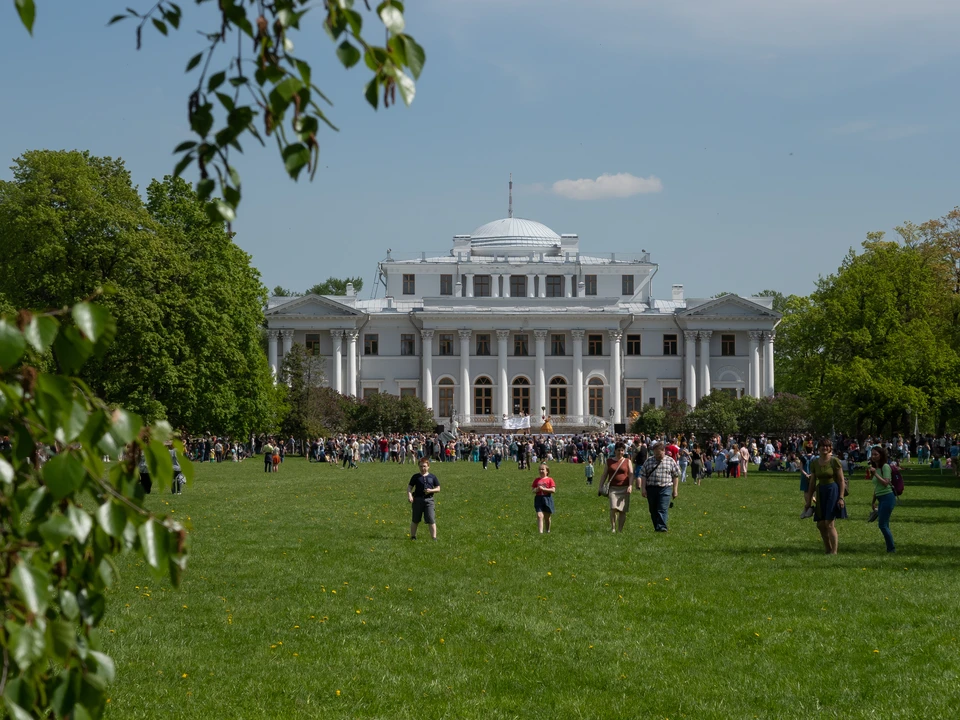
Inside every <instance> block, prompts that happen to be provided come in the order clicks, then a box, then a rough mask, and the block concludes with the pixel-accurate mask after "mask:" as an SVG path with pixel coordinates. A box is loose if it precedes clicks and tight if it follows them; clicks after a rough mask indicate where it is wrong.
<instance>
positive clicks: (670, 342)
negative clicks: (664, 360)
mask: <svg viewBox="0 0 960 720" xmlns="http://www.w3.org/2000/svg"><path fill="white" fill-rule="evenodd" d="M671 350H672V352H671ZM663 354H664V355H667V356H670V357H675V356H677V355H679V354H680V340H679V338H678V336H677V334H676V333H673V334H668V333H664V334H663Z"/></svg>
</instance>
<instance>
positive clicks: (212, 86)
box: [207, 71, 227, 92]
mask: <svg viewBox="0 0 960 720" xmlns="http://www.w3.org/2000/svg"><path fill="white" fill-rule="evenodd" d="M226 79H227V73H226V72H224V71H220V72H218V73H214V74H213V75H211V76H210V81H209V82H208V83H207V92H213V91H214V90H216V89H217V88H218V87H220V86H221V85H223V81H224V80H226Z"/></svg>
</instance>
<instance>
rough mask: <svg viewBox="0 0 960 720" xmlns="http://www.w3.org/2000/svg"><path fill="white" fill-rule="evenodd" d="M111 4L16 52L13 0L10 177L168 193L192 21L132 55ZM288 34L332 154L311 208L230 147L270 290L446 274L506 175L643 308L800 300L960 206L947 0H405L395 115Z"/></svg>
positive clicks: (276, 170)
mask: <svg viewBox="0 0 960 720" xmlns="http://www.w3.org/2000/svg"><path fill="white" fill-rule="evenodd" d="M124 4H125V3H114V2H106V1H104V0H100V1H98V2H82V3H78V2H70V3H67V2H55V1H54V0H40V1H39V2H38V6H39V7H38V17H37V21H36V25H35V29H34V37H33V38H31V37H30V36H29V35H28V34H27V33H26V32H25V31H24V30H23V28H22V27H21V26H20V25H19V23H18V22H17V20H16V16H15V14H14V10H13V7H12V3H10V2H9V0H8V2H7V3H6V8H4V9H2V10H0V62H2V64H3V67H4V68H6V69H7V72H6V76H5V88H4V90H5V93H4V96H5V103H4V105H5V108H4V109H5V112H4V113H3V115H2V116H0V157H2V158H4V159H13V158H15V157H17V156H18V155H20V154H21V153H22V152H24V151H25V150H28V149H34V148H57V149H59V148H67V149H73V148H80V149H89V150H90V151H91V152H93V153H95V154H98V155H109V156H113V157H122V158H123V159H124V160H125V161H126V164H127V167H128V168H129V169H130V171H131V173H132V175H133V177H134V181H135V182H136V183H137V184H138V185H139V186H140V188H141V190H145V188H146V185H147V184H148V183H149V182H150V180H151V178H154V177H162V176H163V175H164V174H166V173H169V172H171V171H172V167H173V164H174V159H173V156H172V155H171V151H172V149H173V147H174V146H175V145H177V144H178V143H179V142H180V141H182V140H185V139H188V133H187V123H186V97H187V94H188V92H189V90H190V85H191V83H190V77H189V76H185V75H184V74H183V72H182V69H183V67H184V66H185V64H186V61H187V59H188V58H189V57H190V56H191V55H192V54H193V53H194V52H198V51H199V50H200V49H201V46H200V44H199V43H198V41H199V38H197V37H196V36H195V35H192V34H191V32H190V31H189V28H190V27H194V26H197V25H198V23H199V18H198V17H197V11H196V9H195V8H194V7H193V5H192V3H190V2H188V1H187V0H184V1H183V2H182V5H183V7H184V9H185V11H186V13H187V18H186V22H185V26H186V28H187V30H186V31H183V30H182V31H181V32H180V33H179V34H178V35H176V36H172V37H170V38H163V37H161V36H160V35H158V34H157V33H155V32H145V33H144V40H145V42H144V48H143V50H141V51H140V52H139V53H138V52H136V51H135V48H134V39H133V26H132V25H129V24H124V23H120V24H118V25H114V26H113V27H110V28H107V27H105V23H106V20H107V19H108V18H109V17H110V16H111V15H112V14H114V13H115V12H120V11H122V8H123V6H124ZM127 4H129V3H127ZM151 4H152V3H151ZM358 4H359V3H358ZM144 7H146V6H144ZM141 9H143V8H141ZM374 20H375V19H374V18H373V16H370V18H369V20H368V21H369V22H374ZM304 30H305V32H304V33H303V35H302V37H300V38H298V39H297V52H298V53H299V54H301V55H303V56H304V57H307V58H308V59H310V60H311V61H312V62H313V63H314V78H315V80H316V81H317V82H318V84H319V85H320V86H321V88H322V89H324V91H325V92H326V93H327V94H328V95H329V96H330V97H331V98H332V99H333V101H334V103H335V106H334V107H333V108H331V110H330V116H331V118H332V120H333V121H334V122H335V123H336V124H337V125H338V126H339V127H340V128H341V130H340V132H339V133H334V132H325V133H323V134H322V136H321V137H320V142H321V166H320V170H319V172H318V173H317V177H316V179H315V180H314V181H313V182H312V183H310V182H308V181H306V180H303V179H302V180H301V181H300V182H299V183H296V184H295V183H293V182H292V181H291V180H289V179H288V178H287V176H286V174H285V172H284V171H283V168H282V165H281V164H280V161H279V158H278V157H277V155H276V149H275V146H271V145H268V147H267V148H266V149H264V148H260V147H259V146H256V145H255V144H254V143H252V142H249V141H248V142H247V143H246V145H245V147H246V149H247V154H246V155H244V156H242V157H240V158H239V162H238V167H239V170H240V172H241V175H242V177H243V183H244V184H243V189H244V201H243V204H242V205H241V208H240V215H239V219H238V221H237V222H236V224H235V228H234V229H235V230H236V231H237V232H238V236H237V242H238V243H239V244H240V246H241V247H243V248H244V249H245V250H246V251H248V252H249V253H250V254H251V255H252V256H253V263H254V265H256V266H257V267H258V268H259V269H260V271H261V273H262V276H263V280H264V283H265V284H267V286H268V287H273V286H274V285H277V284H282V285H284V286H286V287H291V288H294V289H298V290H303V289H305V288H306V287H308V286H310V285H312V284H313V283H315V282H319V281H321V280H324V279H325V278H327V277H328V276H330V275H333V276H345V275H351V276H355V275H359V276H361V277H363V278H364V282H365V284H366V285H367V286H368V287H365V289H364V292H363V293H362V295H363V296H364V297H366V296H367V295H368V290H369V286H370V284H371V283H372V280H373V278H374V275H375V270H376V262H377V261H378V260H380V259H382V258H383V257H384V256H385V254H386V251H387V248H392V249H393V251H394V255H395V256H397V255H403V254H413V253H419V252H420V251H421V250H433V251H440V252H447V251H448V250H449V248H450V245H451V238H452V236H453V235H455V234H460V233H470V232H471V231H472V230H473V229H474V228H476V227H477V226H479V225H482V224H484V223H486V222H488V221H490V220H494V219H496V218H498V217H503V216H505V215H506V209H507V192H506V185H507V176H508V173H510V172H512V173H513V176H514V182H515V191H514V208H515V214H516V215H518V216H522V217H527V218H531V219H534V220H538V221H540V222H543V223H545V224H546V225H548V226H550V227H551V228H553V229H554V230H555V231H557V232H558V233H578V234H579V235H580V238H581V251H582V252H596V253H609V252H639V251H640V250H641V249H643V250H647V251H649V252H650V253H651V254H652V259H653V261H654V262H657V263H659V265H660V271H659V273H658V275H657V277H656V279H655V281H654V292H655V295H657V296H658V297H667V296H668V295H669V292H670V290H669V289H670V285H671V284H673V283H682V284H684V285H685V287H686V293H687V295H688V296H708V295H713V294H715V293H717V292H720V291H723V290H727V291H734V292H738V293H741V294H750V293H752V292H756V291H759V290H761V289H764V288H775V289H778V290H780V291H782V292H785V293H802V294H806V293H809V292H810V291H811V290H812V289H813V282H814V280H815V279H816V278H817V276H818V275H821V274H827V273H830V272H832V271H834V270H835V269H836V267H837V266H838V264H839V263H840V261H841V260H842V258H843V256H844V254H845V253H846V252H847V250H848V248H850V247H851V246H852V247H858V246H859V244H860V242H861V241H862V240H863V238H864V236H865V234H866V233H867V232H868V231H870V230H886V231H891V230H892V228H893V227H894V226H896V225H897V224H899V223H901V222H903V221H905V220H913V221H917V222H922V221H924V220H927V219H929V218H932V217H938V216H940V215H943V214H944V213H946V212H947V211H949V210H950V209H951V208H952V207H954V205H957V204H960V192H958V188H957V182H956V179H955V177H956V172H955V168H956V167H957V165H958V160H960V143H958V142H957V141H956V140H957V137H956V136H957V122H958V121H957V118H958V117H960V101H958V97H957V90H956V78H957V69H958V60H960V46H958V45H957V43H956V42H955V40H954V38H955V36H956V34H957V31H958V30H960V3H957V2H955V1H953V0H950V1H947V0H779V1H777V2H774V1H773V0H671V1H670V2H665V1H654V0H649V1H645V0H591V2H588V3H584V2H582V1H580V0H408V2H407V30H408V32H410V34H412V35H413V36H414V37H416V38H417V40H418V41H419V42H420V43H421V45H423V46H424V48H425V49H426V52H427V64H426V66H425V68H424V72H423V75H422V76H421V78H420V82H419V83H418V85H417V97H416V100H415V101H414V103H413V105H412V106H411V107H410V108H405V107H403V106H402V105H400V106H397V107H393V108H390V109H389V110H387V111H384V110H383V109H382V108H381V109H380V110H379V111H377V112H374V111H373V110H372V109H371V108H370V107H369V106H368V105H367V104H366V102H365V100H364V99H363V94H362V93H363V87H364V84H365V82H366V79H367V74H366V70H365V68H363V67H362V64H361V66H357V67H356V68H354V69H353V70H351V71H346V70H344V69H343V68H342V67H341V66H340V65H339V64H338V63H337V62H336V60H335V58H334V57H333V52H332V50H333V48H332V45H331V44H330V42H329V40H328V39H327V37H326V35H325V34H324V33H323V32H322V31H321V29H320V28H319V14H318V15H317V16H316V17H315V18H314V19H313V20H310V21H306V22H305V23H304ZM8 164H9V163H4V164H3V166H4V168H6V165H8ZM605 175H607V176H612V177H609V178H604V179H603V180H602V181H600V182H597V179H598V178H600V177H601V176H605ZM9 176H10V174H9V171H7V170H6V169H4V170H2V171H0V178H4V179H7V178H9ZM191 179H193V178H192V176H191ZM565 181H571V182H565ZM577 181H580V182H577Z"/></svg>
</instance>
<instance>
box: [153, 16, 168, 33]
mask: <svg viewBox="0 0 960 720" xmlns="http://www.w3.org/2000/svg"><path fill="white" fill-rule="evenodd" d="M153 26H154V27H155V28H156V29H157V30H159V31H160V34H161V35H166V34H167V25H166V23H164V22H163V21H162V20H157V19H156V18H153Z"/></svg>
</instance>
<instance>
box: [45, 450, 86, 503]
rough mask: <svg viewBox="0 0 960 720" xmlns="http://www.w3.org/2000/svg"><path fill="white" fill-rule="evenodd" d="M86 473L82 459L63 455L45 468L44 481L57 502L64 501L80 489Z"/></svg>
mask: <svg viewBox="0 0 960 720" xmlns="http://www.w3.org/2000/svg"><path fill="white" fill-rule="evenodd" d="M85 473H86V471H85V470H84V469H83V464H82V463H81V462H80V458H78V457H76V456H75V455H72V454H70V453H61V454H60V455H57V456H56V457H54V458H51V459H50V460H49V461H48V462H47V464H46V465H44V466H43V481H44V482H45V483H46V485H47V489H49V490H50V493H51V494H52V495H53V497H54V499H55V500H62V499H63V498H65V497H67V496H68V495H70V494H71V493H74V492H76V491H77V490H78V489H80V485H81V484H82V483H83V477H84V475H85Z"/></svg>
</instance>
